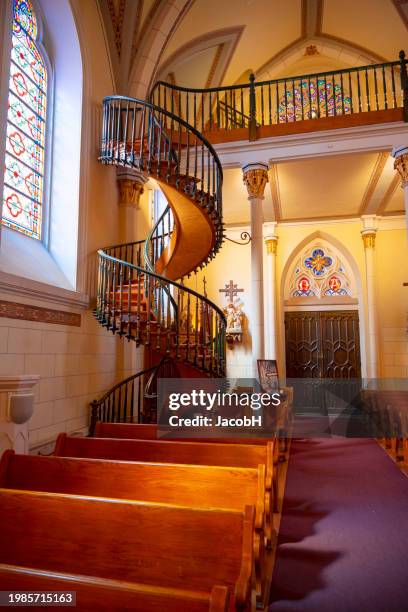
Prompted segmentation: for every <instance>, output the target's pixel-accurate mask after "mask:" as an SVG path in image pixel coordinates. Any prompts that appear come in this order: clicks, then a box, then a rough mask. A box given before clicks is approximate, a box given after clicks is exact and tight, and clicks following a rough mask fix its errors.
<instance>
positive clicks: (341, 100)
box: [278, 78, 351, 123]
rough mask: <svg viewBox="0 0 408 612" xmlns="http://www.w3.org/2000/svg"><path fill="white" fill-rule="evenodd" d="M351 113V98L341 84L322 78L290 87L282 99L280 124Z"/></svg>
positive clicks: (279, 111) (279, 110)
mask: <svg viewBox="0 0 408 612" xmlns="http://www.w3.org/2000/svg"><path fill="white" fill-rule="evenodd" d="M350 112H351V98H350V97H349V96H346V95H344V94H343V88H342V87H341V85H340V84H339V83H334V84H333V82H331V81H330V80H327V79H324V78H320V79H316V78H314V79H313V78H312V79H308V80H305V81H301V82H299V83H297V84H296V85H294V86H293V88H291V87H288V88H287V89H286V91H285V95H284V96H283V97H282V98H281V99H280V103H279V108H278V115H279V123H287V122H289V121H301V120H302V119H315V118H317V117H331V116H333V115H344V114H347V113H350Z"/></svg>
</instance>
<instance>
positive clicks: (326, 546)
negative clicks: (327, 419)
mask: <svg viewBox="0 0 408 612" xmlns="http://www.w3.org/2000/svg"><path fill="white" fill-rule="evenodd" d="M270 603H271V605H270V607H269V611H270V612H289V611H290V612H297V611H299V612H404V611H406V610H408V478H406V476H404V474H402V472H401V471H400V470H399V469H398V468H397V467H396V466H395V465H394V463H393V462H392V461H391V459H389V457H388V456H387V455H386V454H385V452H384V451H383V450H382V449H381V448H380V447H379V446H378V444H377V443H376V442H375V441H374V440H370V439H355V438H354V439H346V438H319V439H317V438H312V439H303V440H293V441H292V447H291V455H290V459H289V467H288V474H287V481H286V492H285V498H284V505H283V513H282V521H281V527H280V533H279V540H278V551H277V558H276V564H275V569H274V574H273V581H272V589H271V602H270Z"/></svg>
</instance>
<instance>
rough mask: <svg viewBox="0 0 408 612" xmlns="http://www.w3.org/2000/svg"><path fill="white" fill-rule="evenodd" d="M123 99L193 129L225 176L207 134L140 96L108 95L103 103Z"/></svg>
mask: <svg viewBox="0 0 408 612" xmlns="http://www.w3.org/2000/svg"><path fill="white" fill-rule="evenodd" d="M121 100H123V101H126V102H136V103H137V104H140V105H141V108H140V109H137V110H138V111H142V109H143V107H147V108H150V109H151V110H154V111H156V112H157V113H158V114H159V115H165V116H166V117H167V118H168V119H173V120H174V121H176V122H177V123H180V124H181V125H182V126H183V127H185V128H186V129H187V130H189V131H191V132H192V133H193V134H194V136H196V137H197V138H198V139H199V140H201V141H202V142H203V144H205V146H206V147H207V148H208V149H209V150H210V151H211V154H212V155H213V157H214V159H215V163H216V164H217V167H218V169H219V171H220V174H221V177H222V176H223V173H222V165H221V162H220V160H219V157H218V155H217V153H216V151H215V149H214V147H213V146H212V144H211V143H210V142H209V141H208V140H207V139H206V138H205V136H203V134H201V132H199V131H198V130H197V129H196V128H195V127H194V126H193V125H190V124H189V123H187V121H184V120H183V119H182V118H181V117H178V116H177V115H175V114H174V113H171V112H169V111H168V110H167V109H163V108H161V107H160V106H156V105H155V104H152V103H151V102H148V101H147V100H141V99H140V98H131V97H129V96H106V97H105V98H104V99H103V104H105V103H106V102H112V101H121Z"/></svg>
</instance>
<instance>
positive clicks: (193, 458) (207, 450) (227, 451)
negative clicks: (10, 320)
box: [54, 434, 273, 490]
mask: <svg viewBox="0 0 408 612" xmlns="http://www.w3.org/2000/svg"><path fill="white" fill-rule="evenodd" d="M54 454H55V456H59V457H82V458H91V459H92V458H94V459H115V460H119V461H143V462H145V461H148V462H155V463H186V464H190V465H191V464H195V465H217V466H224V467H241V468H244V467H247V468H257V467H258V466H259V465H261V464H263V465H265V468H266V488H267V489H268V490H269V489H271V487H272V477H273V443H272V442H268V443H267V444H266V445H265V446H263V445H250V444H212V443H210V442H209V443H206V442H170V441H162V440H127V439H115V438H82V437H71V436H67V435H66V434H60V435H59V436H58V438H57V443H56V447H55V452H54Z"/></svg>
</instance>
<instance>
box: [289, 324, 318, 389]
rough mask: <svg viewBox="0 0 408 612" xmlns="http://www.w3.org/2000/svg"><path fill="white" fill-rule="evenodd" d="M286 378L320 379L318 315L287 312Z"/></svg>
mask: <svg viewBox="0 0 408 612" xmlns="http://www.w3.org/2000/svg"><path fill="white" fill-rule="evenodd" d="M285 329H286V376H287V378H320V358H319V313H318V312H287V313H286V315H285Z"/></svg>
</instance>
